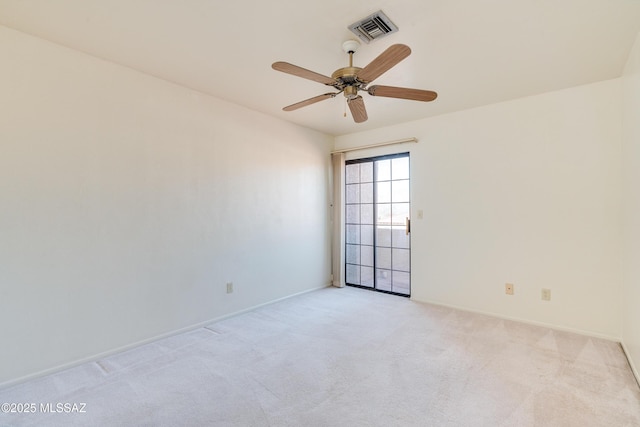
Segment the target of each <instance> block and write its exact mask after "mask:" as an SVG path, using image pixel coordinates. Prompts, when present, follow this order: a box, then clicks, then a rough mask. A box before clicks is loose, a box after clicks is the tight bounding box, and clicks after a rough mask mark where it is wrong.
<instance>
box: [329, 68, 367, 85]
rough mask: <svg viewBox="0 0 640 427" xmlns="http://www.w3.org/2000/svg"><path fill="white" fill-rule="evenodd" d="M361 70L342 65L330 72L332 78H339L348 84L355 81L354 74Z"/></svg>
mask: <svg viewBox="0 0 640 427" xmlns="http://www.w3.org/2000/svg"><path fill="white" fill-rule="evenodd" d="M361 70H362V68H359V67H344V68H340V69H339V70H336V71H335V72H334V73H333V74H331V78H332V79H336V80H340V81H341V82H343V83H346V84H349V83H354V82H355V81H356V75H357V74H358V73H359V72H360V71H361Z"/></svg>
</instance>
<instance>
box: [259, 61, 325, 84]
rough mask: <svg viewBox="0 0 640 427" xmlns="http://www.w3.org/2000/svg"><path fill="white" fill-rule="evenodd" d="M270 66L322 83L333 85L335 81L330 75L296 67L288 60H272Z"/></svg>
mask: <svg viewBox="0 0 640 427" xmlns="http://www.w3.org/2000/svg"><path fill="white" fill-rule="evenodd" d="M271 68H273V69H274V70H276V71H282V72H283V73H287V74H292V75H294V76H298V77H302V78H303V79H309V80H313V81H314V82H318V83H322V84H324V85H329V86H333V85H334V84H335V82H336V81H335V80H334V79H332V78H331V77H327V76H324V75H322V74H318V73H316V72H314V71H310V70H307V69H306V68H302V67H298V66H297V65H293V64H289V63H288V62H282V61H279V62H274V63H273V64H272V65H271Z"/></svg>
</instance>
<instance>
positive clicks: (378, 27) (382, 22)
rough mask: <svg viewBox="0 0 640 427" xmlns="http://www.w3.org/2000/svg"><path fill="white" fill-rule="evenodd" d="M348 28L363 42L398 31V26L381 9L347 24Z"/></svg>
mask: <svg viewBox="0 0 640 427" xmlns="http://www.w3.org/2000/svg"><path fill="white" fill-rule="evenodd" d="M348 28H349V30H351V32H352V33H353V34H355V35H356V36H358V37H360V39H361V40H362V41H363V42H365V43H369V42H370V41H371V40H376V39H379V38H380V37H384V36H386V35H387V34H391V33H395V32H396V31H398V27H396V26H395V24H394V23H393V22H391V20H390V19H389V18H388V17H387V15H385V14H384V13H383V12H382V11H381V10H379V11H377V12H376V13H374V14H373V15H370V16H367V17H366V18H364V19H361V20H360V21H358V22H356V23H354V24H351V25H349V27H348Z"/></svg>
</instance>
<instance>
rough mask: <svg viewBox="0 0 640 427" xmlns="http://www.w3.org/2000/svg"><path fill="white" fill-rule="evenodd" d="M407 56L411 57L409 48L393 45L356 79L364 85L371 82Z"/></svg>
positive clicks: (402, 45)
mask: <svg viewBox="0 0 640 427" xmlns="http://www.w3.org/2000/svg"><path fill="white" fill-rule="evenodd" d="M409 55H411V49H410V48H409V46H407V45H404V44H394V45H393V46H390V47H389V48H388V49H387V50H385V51H384V52H382V53H381V54H380V55H379V56H378V57H377V58H376V59H374V60H373V61H371V62H370V63H369V65H367V66H366V67H364V68H363V69H362V71H360V72H359V73H358V75H357V78H358V80H360V81H362V82H364V83H369V82H372V81H373V80H375V79H377V78H378V77H380V76H381V75H382V74H384V73H385V72H387V71H388V70H389V69H391V67H393V66H394V65H396V64H397V63H398V62H400V61H402V60H403V59H404V58H406V57H407V56H409Z"/></svg>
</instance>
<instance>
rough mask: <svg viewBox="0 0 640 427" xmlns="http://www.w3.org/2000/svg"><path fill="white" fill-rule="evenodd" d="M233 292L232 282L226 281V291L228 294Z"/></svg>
mask: <svg viewBox="0 0 640 427" xmlns="http://www.w3.org/2000/svg"><path fill="white" fill-rule="evenodd" d="M232 292H233V282H229V283H227V293H228V294H230V293H232Z"/></svg>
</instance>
